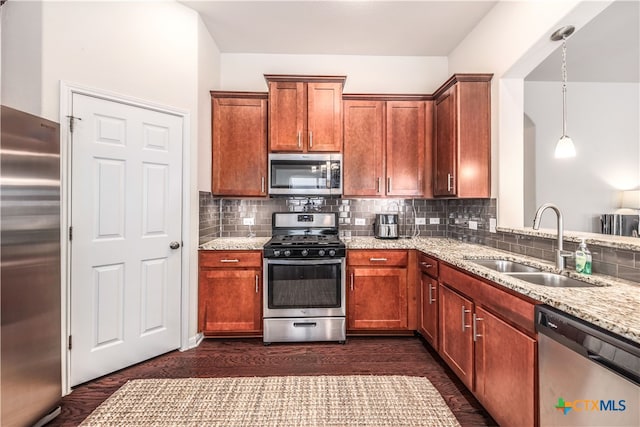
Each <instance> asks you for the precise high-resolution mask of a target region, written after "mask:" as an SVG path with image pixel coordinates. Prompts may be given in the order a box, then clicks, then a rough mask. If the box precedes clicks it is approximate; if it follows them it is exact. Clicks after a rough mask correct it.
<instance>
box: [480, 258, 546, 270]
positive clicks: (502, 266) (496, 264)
mask: <svg viewBox="0 0 640 427" xmlns="http://www.w3.org/2000/svg"><path fill="white" fill-rule="evenodd" d="M469 261H471V262H473V263H475V264H478V265H481V266H483V267H487V268H490V269H492V270H495V271H498V272H500V273H515V272H519V273H532V272H539V271H540V269H539V268H536V267H532V266H530V265H526V264H522V263H519V262H515V261H507V260H504V259H473V260H469Z"/></svg>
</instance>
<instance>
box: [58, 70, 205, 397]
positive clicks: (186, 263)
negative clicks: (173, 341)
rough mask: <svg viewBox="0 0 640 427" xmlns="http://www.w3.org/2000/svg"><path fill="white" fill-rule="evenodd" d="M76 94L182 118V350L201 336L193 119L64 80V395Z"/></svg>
mask: <svg viewBox="0 0 640 427" xmlns="http://www.w3.org/2000/svg"><path fill="white" fill-rule="evenodd" d="M73 94H81V95H86V96H91V97H95V98H100V99H104V100H108V101H113V102H118V103H121V104H127V105H131V106H134V107H140V108H145V109H150V110H156V111H159V112H162V113H167V114H172V115H175V116H179V117H182V141H183V143H182V230H181V232H182V248H183V250H182V259H181V263H182V274H181V284H180V288H181V291H180V294H181V302H180V345H181V347H180V350H186V349H189V348H191V347H194V346H195V345H197V337H196V342H195V345H194V340H190V338H189V312H190V305H189V300H190V296H189V291H190V274H191V268H190V264H191V262H190V261H191V234H190V228H191V216H190V209H191V206H190V194H191V191H190V188H191V182H190V170H191V154H190V147H191V141H190V136H191V130H190V123H191V116H190V113H189V112H188V111H186V110H181V109H178V108H174V107H169V106H165V105H160V104H155V103H152V102H150V101H147V100H143V99H139V98H134V97H131V96H128V95H122V94H120V93H115V92H110V91H106V90H102V89H95V88H90V87H86V86H82V85H78V84H75V83H70V82H66V81H60V179H61V186H60V196H61V200H60V209H61V212H60V227H61V231H62V232H61V233H60V235H61V242H60V243H61V255H62V265H61V269H62V270H61V273H62V274H61V281H62V283H61V289H62V297H61V300H62V301H61V304H62V343H61V348H62V394H63V395H66V394H69V393H70V392H71V389H70V387H69V370H70V366H69V363H70V357H69V348H68V342H67V338H68V336H69V334H70V331H71V315H70V311H71V277H70V274H71V264H70V262H71V245H69V226H70V215H71V197H70V195H71V161H70V155H71V132H70V131H69V118H68V116H70V115H71V108H72V103H71V100H72V97H73Z"/></svg>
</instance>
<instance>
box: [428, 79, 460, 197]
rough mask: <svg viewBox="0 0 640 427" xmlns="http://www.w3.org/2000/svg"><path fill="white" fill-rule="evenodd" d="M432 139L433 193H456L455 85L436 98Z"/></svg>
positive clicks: (449, 194) (435, 194)
mask: <svg viewBox="0 0 640 427" xmlns="http://www.w3.org/2000/svg"><path fill="white" fill-rule="evenodd" d="M435 116H436V117H435V128H436V129H435V141H433V147H434V149H433V195H434V196H455V195H456V179H457V176H456V155H457V132H456V120H457V119H456V87H455V86H454V87H452V88H451V89H449V90H448V91H446V92H445V93H444V94H443V95H442V96H441V97H440V98H438V99H437V100H436V106H435Z"/></svg>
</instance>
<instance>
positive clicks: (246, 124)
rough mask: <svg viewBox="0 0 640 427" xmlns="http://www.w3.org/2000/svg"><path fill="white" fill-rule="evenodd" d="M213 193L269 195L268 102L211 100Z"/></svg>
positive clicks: (232, 99) (230, 99) (264, 100)
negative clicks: (267, 180) (267, 184)
mask: <svg viewBox="0 0 640 427" xmlns="http://www.w3.org/2000/svg"><path fill="white" fill-rule="evenodd" d="M211 107H212V108H211V110H212V115H213V117H212V150H211V151H212V183H211V184H212V185H211V188H212V193H213V194H215V195H224V196H266V194H267V192H266V169H267V100H266V99H251V98H249V99H242V98H213V99H212V105H211Z"/></svg>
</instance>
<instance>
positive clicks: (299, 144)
mask: <svg viewBox="0 0 640 427" xmlns="http://www.w3.org/2000/svg"><path fill="white" fill-rule="evenodd" d="M300 147H302V143H301V141H300V131H298V148H300Z"/></svg>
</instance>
